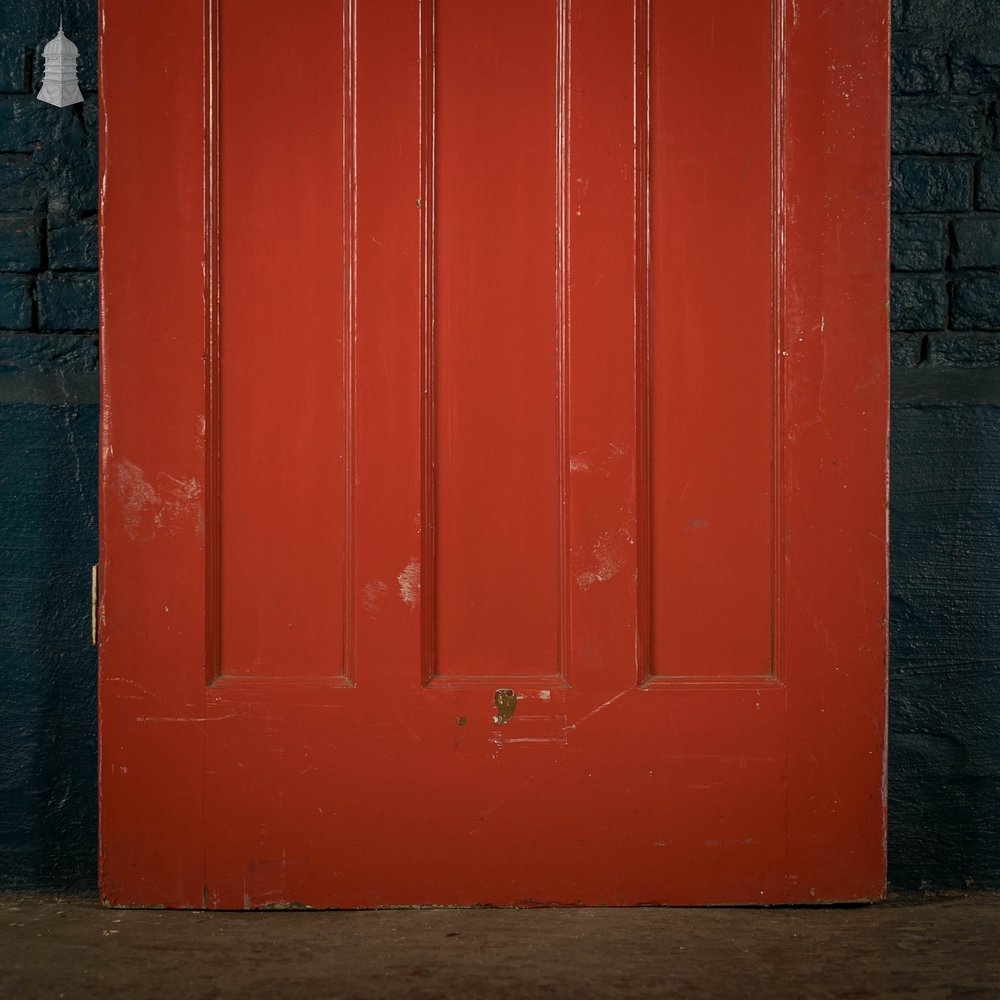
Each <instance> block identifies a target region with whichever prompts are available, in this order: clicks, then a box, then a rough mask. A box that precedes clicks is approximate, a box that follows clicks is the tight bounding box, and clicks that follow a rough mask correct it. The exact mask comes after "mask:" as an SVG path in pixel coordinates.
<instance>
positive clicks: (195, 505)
mask: <svg viewBox="0 0 1000 1000" xmlns="http://www.w3.org/2000/svg"><path fill="white" fill-rule="evenodd" d="M114 486H115V491H116V492H117V494H118V497H119V500H120V502H121V512H122V523H123V524H124V526H125V533H126V534H127V535H128V537H129V538H131V539H133V540H135V539H136V538H139V537H140V536H142V537H149V536H150V535H152V534H155V532H156V531H157V530H158V529H161V528H167V529H171V530H173V529H177V528H180V527H182V526H185V525H187V524H190V523H192V522H193V523H194V527H195V530H196V531H197V532H198V533H199V534H201V533H202V532H203V531H204V512H203V511H202V506H201V484H200V483H199V482H198V480H197V479H194V478H191V479H178V478H176V477H175V476H169V475H167V474H166V473H165V472H160V473H158V474H157V476H156V485H155V486H154V485H153V484H152V483H150V482H149V480H147V479H146V477H145V474H144V473H143V471H142V469H140V468H139V466H138V465H136V464H135V463H134V462H130V461H128V459H122V460H120V461H119V462H118V464H117V465H116V467H115V471H114Z"/></svg>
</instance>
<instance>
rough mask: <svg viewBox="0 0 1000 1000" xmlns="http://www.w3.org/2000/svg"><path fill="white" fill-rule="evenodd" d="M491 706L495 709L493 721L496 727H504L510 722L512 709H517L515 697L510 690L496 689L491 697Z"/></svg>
mask: <svg viewBox="0 0 1000 1000" xmlns="http://www.w3.org/2000/svg"><path fill="white" fill-rule="evenodd" d="M493 704H494V705H496V709H497V712H496V715H494V716H493V721H494V722H495V723H496V724H497V725H498V726H504V725H506V724H507V723H508V722H510V718H511V716H512V715H513V714H514V709H515V708H517V695H516V694H514V692H513V691H512V690H511V689H510V688H498V689H497V691H496V693H495V694H494V695H493Z"/></svg>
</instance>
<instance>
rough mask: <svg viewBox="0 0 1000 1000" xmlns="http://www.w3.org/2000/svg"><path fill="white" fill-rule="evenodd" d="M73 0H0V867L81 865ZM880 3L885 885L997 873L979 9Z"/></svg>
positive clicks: (87, 63)
mask: <svg viewBox="0 0 1000 1000" xmlns="http://www.w3.org/2000/svg"><path fill="white" fill-rule="evenodd" d="M95 6H96V4H95V0H61V2H56V0H31V2H30V3H29V2H21V0H0V456H2V463H0V511H2V512H3V517H2V518H0V628H2V629H3V632H2V633H0V634H3V635H4V636H5V637H6V638H5V642H4V643H3V646H2V651H0V690H2V691H3V692H4V697H3V698H2V699H0V887H4V886H6V887H35V888H55V889H67V888H74V887H92V886H93V885H94V880H95V869H96V854H97V844H96V767H95V757H96V746H95V730H96V699H95V678H96V662H95V656H94V652H93V649H92V647H91V646H90V640H89V631H88V624H87V623H88V620H89V566H90V564H91V563H93V562H94V561H95V559H96V549H97V538H96V461H97V460H96V456H97V440H96V438H97V406H96V400H97V370H96V338H95V336H94V334H95V330H96V327H97V297H96V296H97V278H96V268H97V238H96V209H97V171H96V95H95V89H96V66H95V58H94V55H95V21H96V13H95ZM60 14H62V15H63V16H64V18H65V26H66V32H67V34H68V35H69V37H71V38H72V39H73V40H74V41H75V42H76V43H77V45H78V46H79V48H80V56H81V58H80V75H81V84H82V87H83V89H84V92H85V97H86V102H85V103H84V105H82V106H77V107H74V108H65V109H56V108H50V107H49V106H47V105H44V104H41V103H40V102H38V101H36V100H35V99H34V96H33V95H34V92H35V91H37V89H38V86H39V81H40V74H41V69H42V61H41V48H42V46H43V45H44V43H45V41H46V40H47V39H48V38H49V37H51V35H52V33H53V31H54V27H55V25H56V24H57V23H58V19H59V15H60ZM892 15H893V27H894V32H895V33H894V44H893V93H894V117H893V132H892V137H893V161H892V206H893V221H892V271H893V299H892V327H893V333H892V356H893V365H894V370H893V395H894V405H893V411H892V482H893V485H892V502H891V516H892V545H891V558H890V563H891V610H892V615H891V625H890V645H891V656H890V661H891V662H890V763H889V848H890V854H889V856H890V879H891V881H892V883H893V884H894V885H896V886H899V887H914V886H919V885H929V886H955V885H958V886H961V885H964V884H967V883H970V882H971V883H977V884H983V885H1000V838H998V837H997V836H996V835H995V834H996V830H997V829H998V825H1000V633H998V629H997V619H998V616H997V611H996V609H997V608H998V607H1000V575H998V571H997V567H998V559H997V552H998V549H1000V538H998V536H997V525H998V524H1000V465H998V460H1000V449H998V447H997V445H996V442H997V440H998V434H1000V232H998V227H1000V3H997V2H996V0H892ZM859 252H861V251H860V249H859Z"/></svg>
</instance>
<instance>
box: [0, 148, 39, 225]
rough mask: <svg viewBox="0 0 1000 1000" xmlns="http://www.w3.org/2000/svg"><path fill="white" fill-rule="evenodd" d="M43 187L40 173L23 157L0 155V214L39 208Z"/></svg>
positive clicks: (26, 157) (28, 158)
mask: <svg viewBox="0 0 1000 1000" xmlns="http://www.w3.org/2000/svg"><path fill="white" fill-rule="evenodd" d="M45 199H46V195H45V186H44V183H43V182H42V178H41V176H40V171H39V170H38V169H37V167H35V166H34V164H33V163H32V162H31V158H30V157H28V156H23V155H18V154H15V155H10V156H3V155H0V212H17V211H24V210H28V211H31V210H33V209H38V208H41V207H42V206H43V205H44V204H45Z"/></svg>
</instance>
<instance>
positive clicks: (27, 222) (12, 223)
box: [0, 215, 42, 272]
mask: <svg viewBox="0 0 1000 1000" xmlns="http://www.w3.org/2000/svg"><path fill="white" fill-rule="evenodd" d="M41 263H42V227H41V225H40V223H39V220H38V219H37V218H36V217H35V216H33V215H0V271H25V272H29V271H37V270H38V268H39V267H41Z"/></svg>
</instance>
